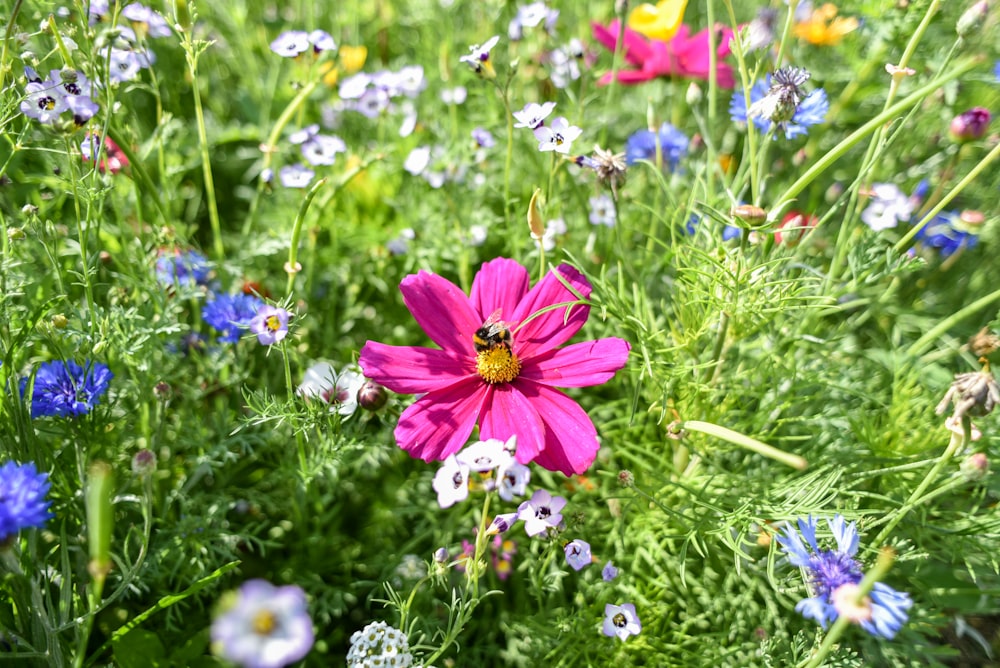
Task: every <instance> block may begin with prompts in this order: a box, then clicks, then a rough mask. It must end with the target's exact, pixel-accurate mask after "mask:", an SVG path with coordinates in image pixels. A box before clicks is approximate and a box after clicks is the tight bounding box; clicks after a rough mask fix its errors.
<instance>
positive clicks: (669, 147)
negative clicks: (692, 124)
mask: <svg viewBox="0 0 1000 668" xmlns="http://www.w3.org/2000/svg"><path fill="white" fill-rule="evenodd" d="M657 139H659V142H660V152H661V153H662V155H663V163H664V164H665V165H667V166H668V167H669V168H670V169H675V168H676V167H677V163H678V162H680V160H681V158H683V157H684V156H685V155H686V154H687V149H688V137H687V135H686V134H684V133H683V132H681V131H680V130H678V129H677V128H675V127H674V126H672V125H671V124H670V123H664V124H663V125H661V126H660V132H659V133H658V134H657V133H655V132H652V131H650V130H639V131H638V132H636V133H634V134H633V135H632V136H631V137H629V138H628V139H627V140H626V141H625V164H627V165H632V164H633V163H635V161H636V160H649V161H650V162H655V161H656V142H657Z"/></svg>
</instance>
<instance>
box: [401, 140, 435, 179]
mask: <svg viewBox="0 0 1000 668" xmlns="http://www.w3.org/2000/svg"><path fill="white" fill-rule="evenodd" d="M430 162H431V147H430V146H418V147H416V148H415V149H413V150H412V151H410V154H409V155H408V156H406V161H405V162H404V163H403V169H405V170H406V171H408V172H409V173H410V174H413V175H414V176H417V175H419V174H422V173H423V171H424V170H425V169H427V165H429V164H430Z"/></svg>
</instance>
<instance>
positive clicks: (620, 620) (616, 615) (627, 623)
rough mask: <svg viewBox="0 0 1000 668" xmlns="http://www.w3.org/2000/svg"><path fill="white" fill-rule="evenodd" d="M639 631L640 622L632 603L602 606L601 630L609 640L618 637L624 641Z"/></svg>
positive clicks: (640, 627)
mask: <svg viewBox="0 0 1000 668" xmlns="http://www.w3.org/2000/svg"><path fill="white" fill-rule="evenodd" d="M640 631H642V622H640V621H639V615H637V614H636V612H635V605H633V604H632V603H623V604H622V605H611V604H610V603H608V604H607V605H606V606H604V626H603V627H602V628H601V632H602V633H603V634H604V635H606V636H608V637H609V638H613V637H615V636H618V637H619V638H621V639H622V640H625V639H626V638H628V637H629V636H634V635H638V634H639V632H640Z"/></svg>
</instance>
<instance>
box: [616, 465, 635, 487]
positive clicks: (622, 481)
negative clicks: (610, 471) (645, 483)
mask: <svg viewBox="0 0 1000 668" xmlns="http://www.w3.org/2000/svg"><path fill="white" fill-rule="evenodd" d="M618 484H619V485H621V486H622V487H632V486H634V485H635V476H634V475H632V472H631V471H629V470H627V469H623V470H621V471H619V473H618Z"/></svg>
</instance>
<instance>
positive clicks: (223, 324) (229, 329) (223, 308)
mask: <svg viewBox="0 0 1000 668" xmlns="http://www.w3.org/2000/svg"><path fill="white" fill-rule="evenodd" d="M263 305H264V302H263V301H262V300H261V299H260V298H259V297H254V296H253V295H245V294H242V293H240V294H236V295H219V296H218V297H216V298H215V299H213V300H212V301H210V302H208V303H207V304H205V306H203V307H202V309H201V318H202V320H204V321H205V322H206V323H208V325H209V326H210V327H211V328H212V329H214V330H216V331H217V332H219V333H220V335H219V340H220V341H224V342H226V343H236V342H237V341H239V340H240V336H242V334H243V332H244V331H246V330H247V329H249V328H250V321H251V320H252V319H253V317H254V316H255V315H257V310H258V309H259V308H260V307H261V306H263Z"/></svg>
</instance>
